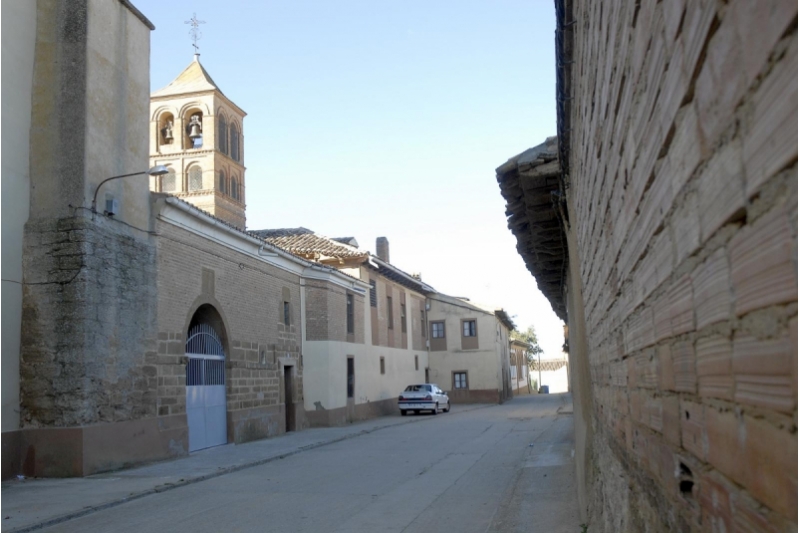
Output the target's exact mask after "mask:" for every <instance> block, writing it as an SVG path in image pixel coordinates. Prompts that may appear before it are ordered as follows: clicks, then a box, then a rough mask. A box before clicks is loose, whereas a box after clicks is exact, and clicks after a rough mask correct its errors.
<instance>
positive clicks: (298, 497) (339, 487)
mask: <svg viewBox="0 0 800 533" xmlns="http://www.w3.org/2000/svg"><path fill="white" fill-rule="evenodd" d="M565 407H567V408H568V407H571V404H570V398H569V396H567V395H541V396H523V397H519V398H515V399H514V400H512V401H510V402H507V403H506V404H504V405H501V406H492V407H488V408H485V409H478V410H474V411H468V412H463V413H459V414H454V413H450V414H440V415H437V416H435V417H434V416H430V415H427V416H428V418H429V419H428V420H426V421H424V422H423V423H419V424H404V425H398V426H396V427H389V428H386V429H383V430H381V431H376V432H374V433H370V434H367V435H363V436H360V437H357V438H354V439H350V440H346V441H341V442H338V443H334V444H331V445H328V446H324V447H321V448H316V449H313V450H309V451H306V452H303V453H300V454H297V455H294V456H291V457H287V458H285V459H283V460H279V461H275V462H271V463H268V464H264V465H261V466H257V467H253V468H248V469H245V470H241V471H238V472H233V473H230V474H227V475H224V476H221V477H217V478H214V479H209V480H207V481H203V482H200V483H196V484H193V485H188V486H186V487H182V488H178V489H175V490H172V491H169V492H165V493H162V494H155V495H152V496H147V497H145V498H141V499H139V500H135V501H132V502H129V503H126V504H123V505H120V506H117V507H113V508H110V509H107V510H104V511H99V512H96V513H93V514H91V515H88V516H85V517H82V518H77V519H75V520H71V521H68V522H65V523H61V524H57V525H55V526H52V527H50V528H47V529H43V530H41V531H47V532H55V531H76V532H77V531H80V532H84V531H115V532H135V533H143V532H149V531H173V532H220V531H223V532H226V533H233V532H238V531H259V532H261V531H280V532H284V531H291V532H294V531H298V532H305V531H308V532H327V531H333V532H370V533H373V532H382V531H386V532H394V531H397V532H400V531H403V532H416V531H419V532H422V531H425V532H432V531H433V532H439V531H459V532H472V531H475V532H478V531H479V532H486V531H542V532H548V533H558V532H561V531H563V532H569V533H578V532H579V531H580V527H579V521H580V519H579V515H578V509H577V503H576V492H575V483H574V468H573V466H572V450H573V429H572V416H570V415H564V414H558V413H557V411H558V409H559V408H562V409H563V408H565ZM570 411H571V409H570ZM420 416H425V415H420ZM531 445H532V446H531Z"/></svg>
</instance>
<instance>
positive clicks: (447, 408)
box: [444, 402, 450, 413]
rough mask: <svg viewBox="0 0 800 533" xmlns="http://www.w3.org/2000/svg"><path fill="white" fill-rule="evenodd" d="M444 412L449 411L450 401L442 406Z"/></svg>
mask: <svg viewBox="0 0 800 533" xmlns="http://www.w3.org/2000/svg"><path fill="white" fill-rule="evenodd" d="M444 412H445V413H449V412H450V402H447V407H445V408H444Z"/></svg>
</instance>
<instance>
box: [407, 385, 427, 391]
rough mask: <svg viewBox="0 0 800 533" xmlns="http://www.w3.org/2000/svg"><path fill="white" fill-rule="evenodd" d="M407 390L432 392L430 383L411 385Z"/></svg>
mask: <svg viewBox="0 0 800 533" xmlns="http://www.w3.org/2000/svg"><path fill="white" fill-rule="evenodd" d="M405 392H431V386H430V385H409V386H408V387H406V390H405Z"/></svg>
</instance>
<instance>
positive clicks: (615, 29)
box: [568, 0, 798, 532]
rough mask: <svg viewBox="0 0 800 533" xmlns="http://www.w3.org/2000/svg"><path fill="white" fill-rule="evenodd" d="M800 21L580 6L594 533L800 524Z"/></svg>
mask: <svg viewBox="0 0 800 533" xmlns="http://www.w3.org/2000/svg"><path fill="white" fill-rule="evenodd" d="M796 17H797V3H796V2H792V1H765V2H752V1H749V0H733V1H731V2H727V3H722V2H708V1H696V2H695V1H679V0H675V1H669V2H657V1H655V0H645V1H642V2H623V1H613V2H589V1H587V0H576V1H575V2H574V9H573V13H572V14H571V17H569V18H570V19H571V20H574V21H576V22H575V26H574V28H575V29H574V50H573V53H572V59H573V60H574V64H572V66H571V71H572V79H571V88H572V94H571V95H570V96H571V98H572V99H571V117H570V118H571V123H572V127H571V143H570V145H569V147H568V148H569V154H570V157H569V163H570V169H571V170H570V175H569V180H570V183H569V189H568V195H569V203H570V206H571V208H570V211H569V214H570V224H571V229H570V233H571V238H574V244H575V246H574V247H573V246H571V247H570V260H571V264H570V273H571V276H574V279H572V281H571V285H570V286H571V291H570V292H571V296H572V297H577V298H580V300H581V301H580V305H578V307H581V306H582V307H583V308H584V309H585V317H586V318H585V323H584V324H578V323H576V320H580V318H579V314H578V315H576V314H575V311H576V309H577V308H576V305H577V304H576V302H575V301H572V304H571V309H570V358H571V360H576V362H577V364H576V365H575V366H573V367H571V369H570V370H571V372H572V374H573V375H572V378H573V383H577V384H578V386H577V390H576V392H577V396H576V398H581V395H582V394H585V393H586V392H589V393H590V399H585V396H583V398H584V399H582V400H581V402H583V404H582V406H576V420H579V421H581V420H583V422H581V424H583V425H582V427H581V428H577V429H580V431H581V432H583V431H584V429H583V428H584V427H585V429H586V432H585V433H583V434H584V435H585V436H586V438H587V439H588V440H587V442H585V443H584V444H585V446H584V447H583V448H582V449H585V451H586V453H587V454H588V457H590V458H591V463H592V464H593V467H591V468H586V469H585V471H584V474H585V476H586V477H587V480H588V483H589V485H590V487H589V490H588V502H587V505H588V509H589V530H590V531H598V532H599V531H608V532H611V531H613V532H618V531H631V532H633V531H636V532H646V531H695V530H697V531H699V530H701V529H702V530H703V531H735V530H748V531H773V530H775V531H777V530H781V531H783V530H787V529H790V528H791V527H792V526H790V525H789V524H796V522H797V498H798V494H797V431H796V429H797V428H796V420H797V402H796V398H797V18H796ZM576 251H577V252H578V253H577V254H576V253H575V252H576ZM576 263H577V264H576ZM581 291H582V292H581ZM573 300H574V298H573ZM584 329H585V339H586V343H587V346H586V349H585V350H584V349H583V348H582V347H581V346H579V344H578V343H579V339H577V338H576V336H577V337H580V336H582V335H583V334H584ZM583 357H585V358H586V361H587V362H588V365H589V370H590V374H591V386H590V387H589V388H588V390H587V387H585V386H584V385H582V384H581V380H582V377H581V376H582V369H581V364H582V363H581V358H583ZM576 380H577V381H576ZM582 408H588V409H590V411H589V413H590V417H589V419H588V422H589V424H586V421H587V418H586V417H585V416H584V417H583V418H581V416H580V413H579V412H578V411H579V409H582ZM592 428H593V429H592ZM592 431H594V434H593V435H592ZM578 441H579V442H580V436H579V438H578ZM579 452H580V450H579ZM578 455H579V456H580V453H579V454H578ZM579 459H580V457H579ZM581 468H583V467H581ZM579 470H580V469H579Z"/></svg>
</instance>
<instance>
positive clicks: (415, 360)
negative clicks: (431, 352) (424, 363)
mask: <svg viewBox="0 0 800 533" xmlns="http://www.w3.org/2000/svg"><path fill="white" fill-rule="evenodd" d="M414 370H419V356H418V355H415V356H414Z"/></svg>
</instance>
